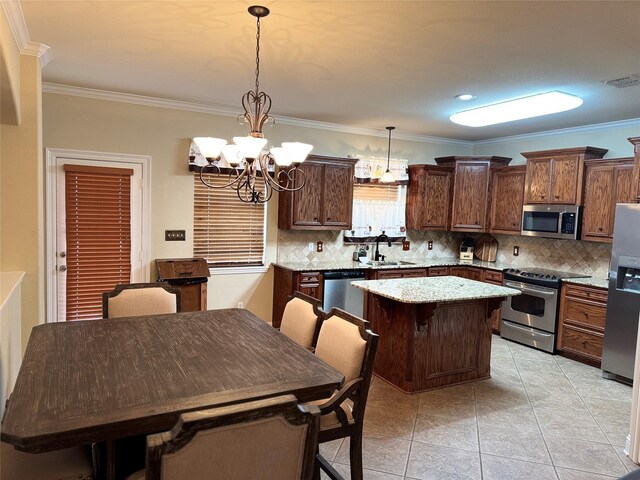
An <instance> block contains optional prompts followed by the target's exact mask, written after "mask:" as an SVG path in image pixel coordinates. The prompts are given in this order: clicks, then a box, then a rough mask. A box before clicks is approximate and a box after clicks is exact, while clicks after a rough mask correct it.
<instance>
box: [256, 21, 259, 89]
mask: <svg viewBox="0 0 640 480" xmlns="http://www.w3.org/2000/svg"><path fill="white" fill-rule="evenodd" d="M256 23H257V29H256V95H258V92H259V91H260V17H258V20H257V22H256Z"/></svg>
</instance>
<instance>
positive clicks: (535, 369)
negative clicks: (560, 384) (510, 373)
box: [515, 357, 564, 376]
mask: <svg viewBox="0 0 640 480" xmlns="http://www.w3.org/2000/svg"><path fill="white" fill-rule="evenodd" d="M515 364H516V366H517V367H518V371H519V372H520V373H521V374H523V373H524V374H526V373H545V374H552V375H562V376H564V372H563V371H562V369H561V368H560V366H559V365H558V364H557V363H556V362H539V361H537V360H535V361H533V360H531V359H529V358H521V357H516V358H515Z"/></svg>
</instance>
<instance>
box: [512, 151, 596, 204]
mask: <svg viewBox="0 0 640 480" xmlns="http://www.w3.org/2000/svg"><path fill="white" fill-rule="evenodd" d="M607 151H608V150H606V149H604V148H596V147H579V148H565V149H560V150H544V151H538V152H523V153H522V156H523V157H525V158H526V159H527V167H526V175H525V187H524V203H525V204H527V205H529V204H536V203H550V204H554V203H555V204H562V205H582V180H583V178H584V161H585V160H588V159H591V158H602V157H604V155H605V154H606V153H607Z"/></svg>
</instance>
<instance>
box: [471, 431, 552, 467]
mask: <svg viewBox="0 0 640 480" xmlns="http://www.w3.org/2000/svg"><path fill="white" fill-rule="evenodd" d="M478 431H479V434H480V452H481V453H483V454H485V453H487V454H489V455H497V456H499V457H507V458H512V459H515V460H524V461H527V462H535V463H545V464H549V465H551V458H549V453H548V452H547V447H546V446H545V443H544V440H543V438H542V434H540V432H537V431H533V430H516V429H513V428H496V427H491V426H487V425H478Z"/></svg>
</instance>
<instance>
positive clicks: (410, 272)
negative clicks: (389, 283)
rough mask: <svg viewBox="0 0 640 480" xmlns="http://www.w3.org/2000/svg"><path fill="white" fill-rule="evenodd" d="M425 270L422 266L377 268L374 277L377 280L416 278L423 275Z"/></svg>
mask: <svg viewBox="0 0 640 480" xmlns="http://www.w3.org/2000/svg"><path fill="white" fill-rule="evenodd" d="M426 274H427V271H426V270H425V269H424V268H412V269H398V270H378V271H377V272H376V278H377V279H378V280H388V279H390V278H416V277H425V276H426Z"/></svg>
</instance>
